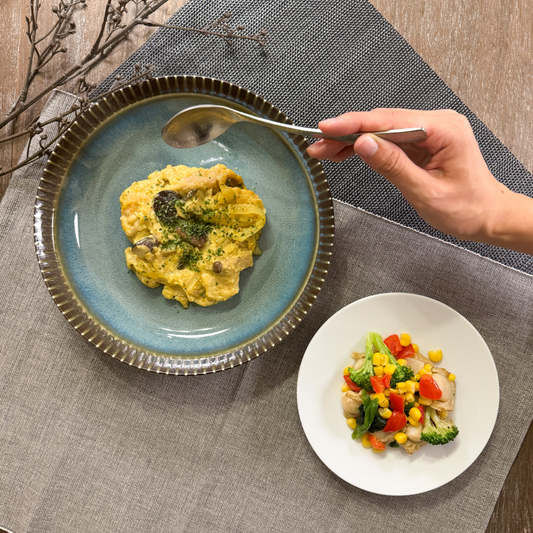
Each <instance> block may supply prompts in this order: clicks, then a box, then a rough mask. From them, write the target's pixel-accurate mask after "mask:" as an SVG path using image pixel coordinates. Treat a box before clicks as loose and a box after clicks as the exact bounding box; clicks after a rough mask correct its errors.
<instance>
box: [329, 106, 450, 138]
mask: <svg viewBox="0 0 533 533" xmlns="http://www.w3.org/2000/svg"><path fill="white" fill-rule="evenodd" d="M445 114H456V113H455V111H451V110H439V111H416V110H412V109H374V110H372V111H360V112H357V111H351V112H349V113H344V114H343V115H340V116H338V117H336V118H330V119H327V120H322V121H321V122H319V123H318V127H319V128H320V129H321V130H322V131H323V132H324V133H327V134H328V135H336V136H338V135H349V134H350V133H358V132H361V131H385V130H392V129H399V128H418V127H422V128H425V129H426V131H427V132H428V136H429V135H431V133H433V131H434V124H436V121H439V118H442V116H443V115H445Z"/></svg>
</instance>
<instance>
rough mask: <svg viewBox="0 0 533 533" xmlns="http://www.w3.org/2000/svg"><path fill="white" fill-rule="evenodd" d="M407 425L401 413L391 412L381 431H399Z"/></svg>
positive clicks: (405, 418)
mask: <svg viewBox="0 0 533 533" xmlns="http://www.w3.org/2000/svg"><path fill="white" fill-rule="evenodd" d="M405 424H407V417H406V416H405V413H404V412H403V411H393V412H392V415H391V416H390V418H389V419H388V420H387V423H386V424H385V427H384V428H383V431H387V432H389V431H400V429H403V428H404V427H405Z"/></svg>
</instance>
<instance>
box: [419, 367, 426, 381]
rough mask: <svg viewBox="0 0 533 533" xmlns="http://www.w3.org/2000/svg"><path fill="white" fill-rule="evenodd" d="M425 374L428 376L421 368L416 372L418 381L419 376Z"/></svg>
mask: <svg viewBox="0 0 533 533" xmlns="http://www.w3.org/2000/svg"><path fill="white" fill-rule="evenodd" d="M425 374H428V372H426V371H425V370H424V369H423V368H421V369H420V370H419V371H418V374H417V376H418V379H420V376H423V375H425Z"/></svg>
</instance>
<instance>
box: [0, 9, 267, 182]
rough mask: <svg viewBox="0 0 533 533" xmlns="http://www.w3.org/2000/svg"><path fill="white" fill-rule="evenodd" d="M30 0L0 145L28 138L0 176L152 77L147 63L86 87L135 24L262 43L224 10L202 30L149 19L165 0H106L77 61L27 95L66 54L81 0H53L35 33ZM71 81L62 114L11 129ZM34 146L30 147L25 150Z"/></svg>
mask: <svg viewBox="0 0 533 533" xmlns="http://www.w3.org/2000/svg"><path fill="white" fill-rule="evenodd" d="M29 1H30V17H29V18H28V17H27V18H26V23H27V35H28V39H29V40H30V55H29V58H28V66H27V70H26V77H25V81H24V84H23V87H22V90H21V92H20V94H19V95H18V97H17V98H16V99H15V101H14V103H13V105H12V106H11V108H10V109H9V111H8V113H7V115H6V118H5V119H4V120H3V121H2V122H1V123H0V132H1V133H2V134H3V136H1V137H0V144H1V143H5V142H9V141H13V140H14V139H17V138H20V137H23V136H28V143H27V148H26V153H25V157H24V160H23V161H21V162H19V163H17V165H15V166H13V167H11V168H9V169H7V170H6V169H2V168H1V167H0V176H4V175H6V174H10V173H11V172H13V171H14V170H17V169H19V168H22V167H24V166H25V165H27V164H29V163H31V162H34V161H36V160H37V159H39V158H40V157H42V156H44V155H49V154H50V153H51V150H52V148H53V145H54V143H55V142H56V141H57V140H58V139H59V138H60V137H61V136H62V135H63V134H64V133H65V132H66V131H67V130H68V128H69V127H70V126H71V125H72V123H73V121H74V120H75V119H76V118H77V117H78V116H79V115H80V114H81V113H83V112H84V111H85V110H86V109H88V108H89V107H90V106H91V105H93V104H94V103H95V102H96V101H98V100H99V99H101V98H104V97H105V96H107V95H108V94H109V93H110V92H112V91H115V90H117V89H119V88H121V87H124V86H126V85H130V84H133V83H138V82H140V81H141V80H143V79H147V78H150V77H151V76H152V70H153V69H152V67H150V66H148V65H145V67H144V69H143V68H142V67H141V65H136V66H135V74H134V75H133V77H132V78H131V79H129V80H122V79H121V78H120V77H118V79H117V80H116V83H114V84H113V86H112V87H111V89H110V90H108V91H107V92H105V93H104V94H100V95H98V96H95V97H92V96H91V95H90V93H91V91H92V90H93V89H94V88H95V87H96V83H91V82H88V81H87V80H86V75H87V74H88V73H89V72H90V71H91V70H92V69H93V68H94V67H95V66H96V65H98V64H99V63H100V61H101V60H102V59H104V58H105V57H107V56H108V55H109V54H110V53H111V51H112V50H113V49H114V48H115V47H116V46H117V45H118V44H119V43H121V42H123V41H124V40H125V39H127V38H128V36H129V34H130V33H131V32H132V31H133V30H134V29H135V28H136V27H137V26H140V25H142V26H146V27H161V28H167V29H171V30H175V31H185V32H196V33H200V34H203V35H206V36H212V37H216V38H218V39H222V40H224V41H225V42H226V43H227V44H229V45H231V44H232V42H233V41H234V40H236V39H242V40H248V41H254V42H255V43H257V44H258V45H260V46H264V45H265V43H266V31H264V30H263V31H260V32H257V33H255V34H253V35H246V34H245V33H244V26H242V25H240V26H237V27H236V28H232V27H231V25H230V24H229V19H230V18H231V14H230V13H225V14H224V15H222V16H221V17H220V18H219V19H217V20H216V21H214V22H212V23H211V24H209V25H207V26H206V27H204V28H201V29H199V28H187V27H180V26H172V25H168V24H161V23H158V22H155V21H153V20H149V18H148V17H149V16H150V15H152V14H153V13H154V12H155V11H157V10H158V9H160V8H161V7H162V6H163V5H164V4H166V3H167V1H168V0H107V2H106V5H105V10H104V12H103V15H102V18H101V25H100V30H99V32H98V35H97V37H96V39H95V41H94V42H93V44H92V46H91V48H90V51H89V53H88V54H87V55H86V56H85V57H84V58H83V59H82V60H81V61H80V62H79V63H76V64H74V65H72V66H71V67H70V68H68V70H67V71H66V72H63V73H62V74H61V75H60V76H59V77H58V78H56V79H55V80H54V81H53V82H52V83H49V84H48V85H46V86H45V87H44V88H43V89H41V90H40V91H39V92H38V93H37V94H35V95H32V96H31V97H30V96H29V95H30V90H31V86H32V82H33V81H34V80H35V78H36V77H37V76H38V75H39V74H41V73H42V72H43V70H44V69H45V67H46V66H47V65H48V64H49V63H50V62H51V61H52V60H53V59H54V58H55V57H56V56H57V55H58V54H65V53H67V51H68V49H67V47H66V46H65V44H64V40H65V39H66V38H67V37H68V36H69V35H71V34H73V33H76V25H75V22H74V20H73V15H74V13H75V12H76V10H78V9H80V8H84V7H85V5H86V0H58V4H57V5H56V6H54V7H53V8H52V11H53V13H55V15H56V16H57V20H56V21H55V22H54V24H53V25H52V27H51V28H50V29H48V30H47V31H45V32H44V34H43V35H42V36H38V35H37V32H38V29H39V25H38V16H39V10H40V8H41V5H40V3H39V0H29ZM130 4H133V5H135V6H136V8H140V10H139V12H138V13H137V14H136V15H135V16H133V18H132V20H130V21H129V22H125V21H124V16H125V14H126V13H127V12H128V10H127V7H128V5H130ZM72 82H75V86H74V88H73V90H74V93H75V94H76V95H77V96H78V101H77V102H76V103H75V104H74V105H73V106H72V107H71V108H70V109H69V110H68V111H66V112H63V113H60V114H58V115H57V116H56V117H53V118H51V119H49V120H47V121H44V122H41V121H40V119H39V118H36V119H34V120H32V121H31V123H30V124H29V125H27V126H26V127H25V128H24V129H23V130H21V131H15V129H16V127H15V125H16V121H17V118H18V117H19V116H20V115H22V114H23V113H25V112H26V111H28V110H30V109H31V108H32V107H33V106H34V105H35V104H37V103H38V102H39V101H41V100H42V99H43V98H44V97H45V96H46V95H48V94H49V93H50V92H51V91H53V90H54V89H57V88H59V87H64V86H65V85H67V84H70V83H72ZM53 124H56V125H57V131H56V132H55V133H53V134H50V128H48V130H47V133H43V128H44V127H45V126H50V125H53ZM36 137H37V139H36V140H37V143H38V145H37V146H35V143H34V142H33V140H34V139H35V138H36ZM33 148H35V151H34V152H32V153H30V151H31V150H32V149H33Z"/></svg>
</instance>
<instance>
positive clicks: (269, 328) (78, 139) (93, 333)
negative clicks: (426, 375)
mask: <svg viewBox="0 0 533 533" xmlns="http://www.w3.org/2000/svg"><path fill="white" fill-rule="evenodd" d="M206 103H214V104H223V105H230V106H232V107H235V108H236V109H241V110H244V111H247V112H250V111H252V112H255V113H256V114H258V115H260V116H263V117H265V118H271V119H274V120H277V121H280V122H288V120H287V119H286V117H285V116H283V115H282V114H281V113H280V112H279V111H278V110H277V109H275V108H274V107H273V106H272V105H270V104H268V103H267V102H265V101H264V100H263V99H261V98H260V97H258V96H257V95H255V94H253V93H251V92H249V91H247V90H245V89H242V88H240V87H237V86H235V85H231V84H229V83H225V82H220V81H217V80H212V79H208V78H198V77H173V78H158V79H153V80H148V81H146V82H144V83H143V84H141V85H139V86H132V87H128V88H125V89H121V90H120V91H117V92H115V93H112V94H111V95H108V96H107V97H105V98H104V99H103V100H101V101H99V102H98V103H97V104H95V105H94V106H93V107H91V109H90V110H89V111H88V112H86V113H85V114H84V115H83V116H82V117H80V118H79V119H78V120H77V123H76V124H75V125H74V126H73V127H72V128H71V129H70V131H69V132H67V134H66V135H65V136H64V137H63V138H62V139H61V141H60V142H59V144H58V146H57V148H56V150H55V151H54V153H53V154H52V155H51V157H50V160H49V162H48V165H47V167H46V169H45V172H44V175H43V178H42V180H41V185H40V188H39V194H38V197H37V200H36V207H35V229H36V246H37V254H38V258H39V262H40V265H41V271H42V273H43V276H44V278H45V281H46V283H47V285H48V288H49V290H50V292H51V293H52V296H53V297H54V299H55V301H56V303H57V304H58V306H59V307H60V309H61V310H62V311H63V313H64V314H65V316H66V317H67V319H68V320H69V321H70V322H71V323H72V324H73V325H74V326H75V327H76V329H77V330H78V331H79V332H80V333H81V334H82V335H84V336H85V337H86V338H87V339H88V340H89V341H91V342H93V343H94V344H95V345H97V346H98V347H99V348H101V349H102V350H103V351H105V352H106V353H109V354H110V355H112V356H113V357H117V358H119V359H120V360H123V361H125V362H128V363H129V364H133V365H135V366H138V367H140V368H144V369H147V370H153V371H157V372H167V373H172V374H196V373H199V372H201V373H204V372H210V371H217V370H223V369H225V368H228V367H231V366H235V365H236V364H240V363H243V362H245V361H247V360H250V359H251V358H253V357H256V356H258V355H260V354H261V353H264V352H265V351H266V350H267V349H268V348H269V347H271V346H273V345H274V344H276V343H277V342H278V341H280V340H281V339H282V338H283V337H285V336H286V335H288V334H289V333H290V331H292V329H294V327H295V326H296V325H297V324H298V323H299V322H300V321H301V319H302V318H303V317H304V316H305V314H306V313H307V311H308V310H309V308H310V307H311V305H312V303H313V301H314V299H315V298H316V296H317V295H318V292H319V290H320V288H321V285H322V283H323V280H324V276H325V274H326V271H327V266H328V263H329V256H330V254H331V249H332V244H333V210H332V202H331V197H330V194H329V189H328V186H327V181H326V178H325V175H324V173H323V171H322V168H321V166H320V164H319V163H318V162H317V161H315V160H312V159H310V158H309V157H308V156H307V154H306V152H305V149H306V147H307V143H306V141H305V139H303V138H302V137H289V136H285V135H284V134H280V133H277V132H275V131H273V130H270V129H268V128H263V127H258V126H255V125H252V124H238V125H235V126H233V127H232V128H230V129H229V130H228V131H227V132H226V133H225V134H224V135H222V136H221V137H219V138H218V139H216V140H215V141H213V142H211V143H208V144H206V145H203V146H201V147H198V148H192V149H184V150H178V149H175V148H171V147H169V146H167V145H166V144H165V143H164V142H163V140H162V139H161V129H162V128H163V126H164V124H165V123H166V122H167V121H168V120H169V119H170V118H171V117H172V116H173V115H174V114H176V113H177V112H178V111H180V110H182V109H184V108H186V107H189V106H192V105H197V104H206ZM218 163H222V164H224V165H226V166H227V167H229V168H231V169H232V170H234V171H235V172H236V173H237V174H239V175H241V176H242V177H243V179H244V182H245V184H246V186H247V187H248V188H250V189H252V190H253V191H255V192H256V193H257V194H258V195H259V197H260V198H261V199H262V200H263V202H264V205H265V208H266V210H267V223H266V226H265V228H264V230H263V233H262V235H261V239H260V246H261V249H262V251H263V255H261V256H259V257H257V258H256V259H255V264H254V266H253V267H252V268H250V269H247V270H245V271H243V272H242V274H241V281H240V292H239V294H238V295H236V296H234V297H233V298H231V299H229V300H228V301H226V302H223V303H220V304H217V305H214V306H211V307H207V308H204V307H200V306H198V305H196V304H191V306H190V307H189V309H183V308H182V307H181V305H180V304H179V303H178V302H176V301H174V300H166V299H165V298H163V296H162V295H161V288H156V289H150V288H148V287H146V286H144V285H143V284H142V283H141V282H140V281H139V280H138V279H137V277H136V276H135V274H134V273H133V272H131V271H130V270H128V268H127V266H126V262H125V258H124V250H125V248H126V247H127V246H130V242H129V241H128V239H127V238H126V236H125V235H124V233H123V231H122V228H121V225H120V202H119V197H120V194H121V193H122V191H123V190H124V189H126V188H127V187H129V186H130V185H131V184H132V183H133V182H135V181H139V180H143V179H146V177H147V176H148V174H150V173H151V172H153V171H155V170H161V169H162V168H164V167H166V166H167V165H169V164H170V165H187V166H191V167H204V168H209V167H211V166H214V165H216V164H218Z"/></svg>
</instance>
